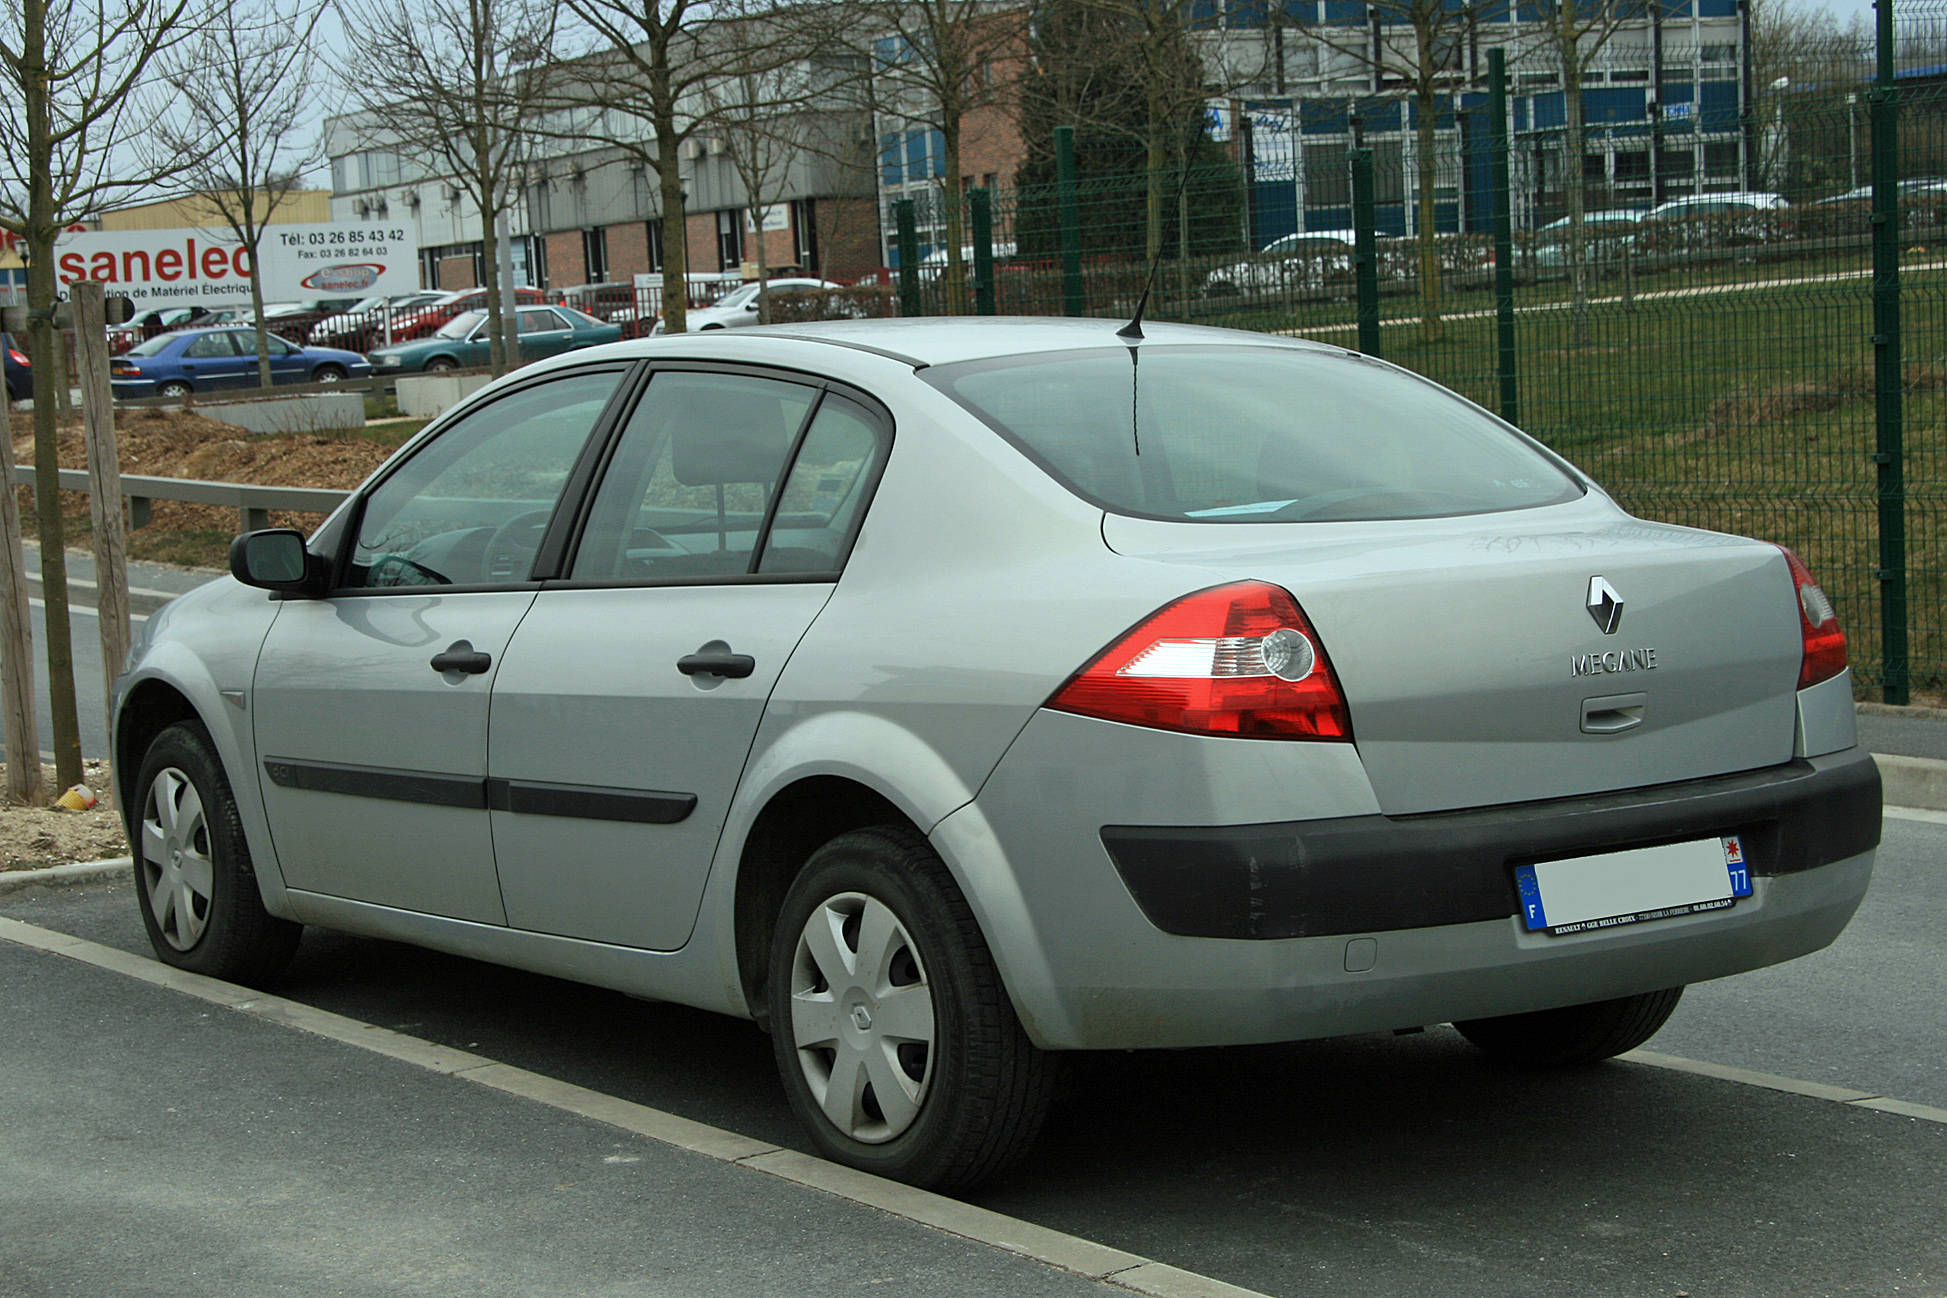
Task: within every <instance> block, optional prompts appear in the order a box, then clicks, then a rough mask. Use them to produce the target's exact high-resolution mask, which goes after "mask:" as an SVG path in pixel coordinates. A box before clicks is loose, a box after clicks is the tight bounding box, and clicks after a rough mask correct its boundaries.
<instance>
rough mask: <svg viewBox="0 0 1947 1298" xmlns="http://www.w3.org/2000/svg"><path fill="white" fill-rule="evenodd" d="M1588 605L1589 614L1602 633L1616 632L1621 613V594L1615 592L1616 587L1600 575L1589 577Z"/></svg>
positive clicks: (1611, 633)
mask: <svg viewBox="0 0 1947 1298" xmlns="http://www.w3.org/2000/svg"><path fill="white" fill-rule="evenodd" d="M1588 605H1589V616H1590V617H1592V618H1594V619H1595V624H1596V625H1597V626H1599V627H1601V628H1602V634H1604V635H1614V634H1616V629H1617V628H1618V627H1620V626H1621V625H1622V614H1623V602H1622V596H1621V595H1618V594H1617V593H1616V588H1615V587H1614V586H1611V585H1610V584H1609V583H1608V582H1607V581H1606V580H1604V579H1603V578H1601V577H1591V578H1589V601H1588Z"/></svg>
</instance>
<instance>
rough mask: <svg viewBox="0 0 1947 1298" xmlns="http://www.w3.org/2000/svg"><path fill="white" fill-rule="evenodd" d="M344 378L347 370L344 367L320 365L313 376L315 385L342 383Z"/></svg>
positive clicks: (312, 379)
mask: <svg viewBox="0 0 1947 1298" xmlns="http://www.w3.org/2000/svg"><path fill="white" fill-rule="evenodd" d="M344 378H345V368H344V366H342V365H320V366H318V368H317V369H316V370H315V371H313V372H312V374H311V381H312V382H313V383H340V382H343V381H344Z"/></svg>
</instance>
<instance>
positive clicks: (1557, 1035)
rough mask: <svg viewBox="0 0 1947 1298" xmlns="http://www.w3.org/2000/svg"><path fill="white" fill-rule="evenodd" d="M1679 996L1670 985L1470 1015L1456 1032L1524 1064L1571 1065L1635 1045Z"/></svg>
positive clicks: (1648, 1035) (1504, 1058)
mask: <svg viewBox="0 0 1947 1298" xmlns="http://www.w3.org/2000/svg"><path fill="white" fill-rule="evenodd" d="M1682 998H1683V988H1681V987H1670V988H1666V989H1665V990H1663V991H1660V992H1644V993H1643V994H1642V995H1640V996H1624V997H1621V998H1619V999H1617V1000H1613V1001H1595V1002H1592V1003H1591V1004H1588V1005H1566V1006H1563V1007H1562V1008H1561V1009H1557V1010H1536V1011H1535V1012H1533V1013H1531V1014H1507V1015H1503V1016H1502V1017H1500V1018H1492V1019H1469V1020H1467V1021H1466V1022H1464V1023H1456V1024H1454V1027H1455V1028H1456V1029H1458V1030H1459V1032H1460V1035H1461V1036H1463V1037H1466V1038H1467V1039H1468V1040H1469V1041H1471V1042H1473V1043H1474V1044H1475V1045H1476V1046H1479V1047H1480V1048H1481V1049H1482V1050H1485V1051H1486V1052H1487V1053H1488V1054H1490V1055H1492V1056H1494V1058H1496V1059H1499V1060H1502V1061H1504V1062H1506V1063H1510V1064H1518V1065H1520V1066H1521V1067H1523V1068H1573V1067H1575V1066H1576V1065H1578V1064H1592V1063H1595V1062H1596V1061H1597V1060H1599V1059H1609V1058H1611V1057H1613V1056H1615V1055H1620V1054H1622V1053H1624V1052H1625V1051H1629V1050H1634V1049H1635V1048H1636V1047H1637V1046H1640V1045H1642V1044H1643V1043H1644V1042H1645V1041H1648V1040H1649V1039H1650V1038H1651V1037H1653V1036H1655V1035H1656V1034H1657V1032H1658V1030H1659V1029H1661V1028H1662V1026H1663V1025H1664V1024H1665V1023H1666V1022H1668V1021H1669V1018H1670V1015H1671V1014H1672V1013H1673V1012H1674V1011H1675V1010H1676V1008H1677V1002H1678V1001H1679V1000H1681V999H1682Z"/></svg>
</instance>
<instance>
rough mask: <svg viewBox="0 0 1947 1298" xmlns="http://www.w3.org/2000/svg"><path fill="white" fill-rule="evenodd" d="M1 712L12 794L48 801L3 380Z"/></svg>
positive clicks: (24, 800) (27, 801) (30, 801)
mask: <svg viewBox="0 0 1947 1298" xmlns="http://www.w3.org/2000/svg"><path fill="white" fill-rule="evenodd" d="M0 428H4V429H5V433H6V435H5V436H4V437H0V671H4V672H5V673H6V678H5V680H3V681H0V716H4V717H5V719H6V741H7V797H8V798H9V799H10V800H11V801H13V802H15V803H18V804H19V805H21V806H28V807H31V806H35V805H38V804H39V803H41V802H43V801H45V795H44V794H43V793H42V790H41V734H40V722H39V720H38V719H37V718H36V717H35V715H34V623H33V619H32V618H31V617H30V616H29V614H28V608H27V562H26V555H25V554H24V553H23V551H22V549H21V545H20V493H19V491H18V490H17V489H16V486H17V484H18V482H19V475H17V474H16V473H15V472H14V436H13V411H12V409H11V407H10V406H9V404H8V401H7V388H6V385H5V384H4V383H0Z"/></svg>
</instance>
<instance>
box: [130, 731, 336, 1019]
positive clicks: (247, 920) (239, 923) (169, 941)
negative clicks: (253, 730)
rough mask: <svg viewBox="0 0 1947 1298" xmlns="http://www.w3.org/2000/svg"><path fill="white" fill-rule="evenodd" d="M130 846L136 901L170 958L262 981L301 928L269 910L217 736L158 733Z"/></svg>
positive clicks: (203, 970) (145, 766)
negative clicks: (214, 739)
mask: <svg viewBox="0 0 1947 1298" xmlns="http://www.w3.org/2000/svg"><path fill="white" fill-rule="evenodd" d="M135 796H136V798H137V803H136V807H135V809H134V813H133V815H132V816H131V819H132V820H133V821H134V822H135V823H134V824H133V825H131V826H130V828H131V830H132V832H131V833H130V835H129V839H130V842H131V843H132V844H133V845H134V850H135V862H136V864H135V882H136V889H135V894H136V900H137V904H138V905H139V906H140V907H141V910H142V926H143V927H144V928H146V929H147V930H148V932H149V944H150V945H151V946H152V947H154V948H155V953H156V956H157V957H158V958H159V959H160V960H161V961H162V962H163V963H164V964H171V965H175V966H176V967H177V968H179V969H188V970H190V971H192V972H194V973H200V974H207V975H209V976H210V977H212V978H221V979H224V980H225V981H228V982H235V983H244V984H246V985H249V986H261V985H262V984H264V983H266V982H269V981H270V980H271V979H274V978H276V977H277V975H278V974H280V973H282V972H283V971H284V966H285V965H287V964H289V963H290V959H291V956H292V954H293V953H295V952H296V950H297V941H298V936H299V934H300V933H301V932H302V931H303V926H302V925H298V924H293V923H291V922H290V921H289V920H282V919H278V918H277V917H276V916H274V915H272V914H271V913H270V912H269V911H267V910H265V909H264V903H263V900H262V898H261V897H260V896H259V895H258V892H257V875H256V872H255V870H254V869H253V868H252V866H251V862H250V846H249V844H248V843H247V842H245V840H244V837H243V826H242V824H241V823H240V822H239V821H238V819H237V804H236V800H235V798H233V797H232V796H231V794H230V782H229V780H228V779H227V778H226V777H225V776H224V774H223V765H222V763H221V762H220V761H219V760H218V758H217V756H216V750H215V747H214V745H212V744H211V742H210V737H209V732H208V731H206V730H204V729H203V727H202V726H201V725H199V724H197V723H195V722H188V721H185V722H179V723H178V724H176V725H173V726H170V727H169V728H168V729H166V730H164V731H163V732H162V733H161V734H159V735H157V736H156V737H155V741H154V742H153V743H151V744H150V745H149V751H148V754H147V755H146V756H145V757H144V758H143V759H142V770H141V774H139V775H138V776H137V777H136V781H135Z"/></svg>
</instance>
